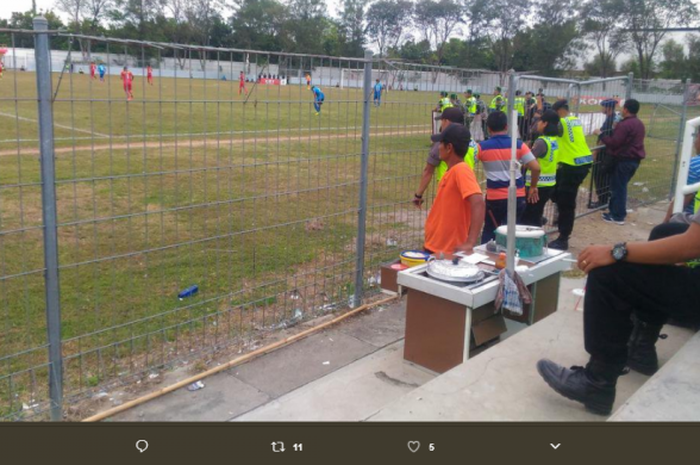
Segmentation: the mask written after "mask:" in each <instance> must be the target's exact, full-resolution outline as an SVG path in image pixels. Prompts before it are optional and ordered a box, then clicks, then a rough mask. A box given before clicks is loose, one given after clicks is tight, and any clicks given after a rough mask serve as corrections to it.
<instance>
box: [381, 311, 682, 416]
mask: <svg viewBox="0 0 700 465" xmlns="http://www.w3.org/2000/svg"><path fill="white" fill-rule="evenodd" d="M664 332H666V333H667V334H668V335H669V337H668V339H665V340H661V341H659V343H658V344H657V346H658V352H659V358H660V361H661V363H664V362H666V361H667V360H669V359H670V358H671V357H672V356H673V355H674V354H675V353H676V352H678V351H679V350H680V349H681V347H683V345H684V344H685V343H686V341H688V340H689V339H690V338H691V336H692V332H691V331H689V330H686V329H682V328H678V327H666V328H664ZM541 358H549V359H552V360H554V361H555V362H557V363H561V364H563V365H565V366H570V365H582V364H584V363H585V362H586V361H587V359H588V355H587V354H586V352H585V351H584V348H583V314H582V312H580V311H574V310H573V308H572V307H567V306H560V310H559V311H558V312H556V313H555V314H553V315H551V316H549V317H547V318H546V319H544V320H542V321H541V322H539V323H537V324H535V325H534V326H531V327H529V328H527V329H526V330H523V331H521V332H519V333H518V334H516V335H514V336H513V337H511V338H510V339H508V340H506V341H504V342H501V343H500V344H497V345H496V346H494V347H492V348H490V349H489V350H487V351H485V352H483V353H481V354H479V355H477V356H476V357H474V358H472V359H470V360H468V361H467V362H466V363H464V364H462V365H460V366H458V367H455V368H454V369H452V370H450V371H448V372H447V373H445V374H443V375H441V376H438V377H437V378H435V379H433V380H432V381H430V382H428V383H426V384H425V385H423V386H421V387H420V388H417V389H415V390H414V391H412V392H410V393H408V394H406V395H404V396H403V397H401V398H398V399H396V400H395V401H394V402H392V403H391V404H389V405H387V406H385V407H383V408H381V409H379V410H378V411H377V412H375V413H373V414H372V415H370V416H368V418H367V420H370V421H602V420H604V417H600V416H597V415H593V414H591V413H588V412H586V411H585V410H584V408H583V406H581V405H580V404H578V403H576V402H572V401H569V400H567V399H566V398H564V397H562V396H560V395H559V394H557V393H556V392H554V391H553V390H552V389H550V388H549V386H547V385H546V384H545V382H544V381H543V380H542V379H541V377H540V376H539V374H538V373H537V370H536V369H535V364H536V363H537V361H538V360H539V359H541ZM648 379H649V378H648V377H645V376H642V375H640V374H638V373H634V372H632V373H630V374H628V375H627V376H623V377H621V378H620V380H619V382H618V390H617V399H616V404H615V405H616V407H619V406H622V405H623V404H624V403H625V402H626V401H627V400H628V399H629V398H630V397H631V396H632V395H633V394H634V393H635V392H636V391H637V390H638V389H639V388H640V387H642V386H643V385H644V383H646V381H647V380H648Z"/></svg>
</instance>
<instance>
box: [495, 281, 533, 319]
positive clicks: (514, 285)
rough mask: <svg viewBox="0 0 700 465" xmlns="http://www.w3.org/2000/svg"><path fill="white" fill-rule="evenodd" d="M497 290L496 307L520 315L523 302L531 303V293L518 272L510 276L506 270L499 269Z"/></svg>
mask: <svg viewBox="0 0 700 465" xmlns="http://www.w3.org/2000/svg"><path fill="white" fill-rule="evenodd" d="M498 281H499V284H498V292H497V294H496V302H495V304H496V308H497V309H499V310H508V312H510V313H512V314H514V315H517V316H521V315H522V314H523V304H530V303H532V294H530V291H529V290H528V288H527V286H525V283H523V280H522V279H521V278H520V276H519V275H518V273H515V272H513V276H511V275H510V274H509V273H508V271H507V270H501V272H500V273H499V274H498Z"/></svg>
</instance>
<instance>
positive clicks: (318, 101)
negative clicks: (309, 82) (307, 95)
mask: <svg viewBox="0 0 700 465" xmlns="http://www.w3.org/2000/svg"><path fill="white" fill-rule="evenodd" d="M311 92H313V93H314V108H315V109H316V116H318V115H319V114H320V113H321V105H323V100H324V99H325V98H326V96H325V95H323V92H322V91H321V89H319V88H318V86H312V87H311Z"/></svg>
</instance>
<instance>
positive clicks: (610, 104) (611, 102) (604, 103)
mask: <svg viewBox="0 0 700 465" xmlns="http://www.w3.org/2000/svg"><path fill="white" fill-rule="evenodd" d="M615 105H617V100H615V99H614V98H609V99H607V100H603V101H602V102H600V106H601V107H605V108H615Z"/></svg>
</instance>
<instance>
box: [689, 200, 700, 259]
mask: <svg viewBox="0 0 700 465" xmlns="http://www.w3.org/2000/svg"><path fill="white" fill-rule="evenodd" d="M698 212H700V191H698V192H697V193H696V194H695V205H694V207H693V213H695V214H696V215H697V214H698ZM687 264H688V267H690V268H697V267H700V258H696V259H694V260H688V263H687Z"/></svg>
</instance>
